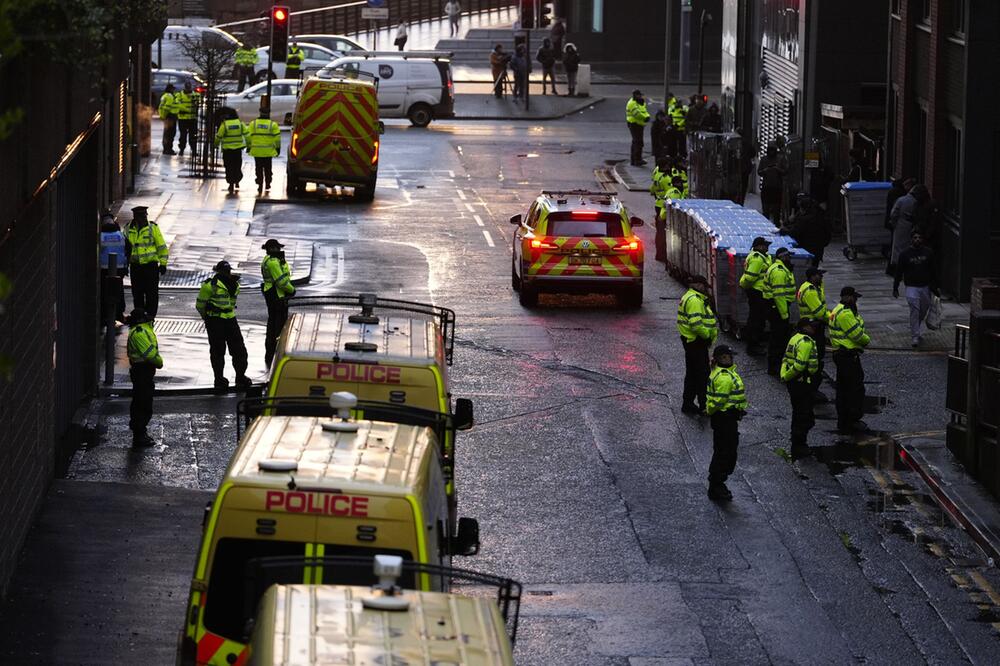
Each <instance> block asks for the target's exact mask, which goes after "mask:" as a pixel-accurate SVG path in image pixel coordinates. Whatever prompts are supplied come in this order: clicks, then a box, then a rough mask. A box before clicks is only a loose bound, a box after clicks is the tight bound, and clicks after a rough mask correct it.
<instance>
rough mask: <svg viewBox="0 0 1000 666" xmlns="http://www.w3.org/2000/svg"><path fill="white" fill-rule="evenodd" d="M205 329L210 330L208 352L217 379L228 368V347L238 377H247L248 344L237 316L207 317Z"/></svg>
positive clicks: (223, 374)
mask: <svg viewBox="0 0 1000 666" xmlns="http://www.w3.org/2000/svg"><path fill="white" fill-rule="evenodd" d="M205 330H206V331H208V354H209V356H210V357H211V359H212V372H214V373H215V378H216V379H223V378H224V377H225V370H226V347H229V356H230V357H232V359H233V369H234V370H236V377H237V378H239V377H245V376H246V373H247V363H248V359H247V346H246V344H245V343H244V342H243V334H242V333H241V332H240V324H239V322H238V321H236V318H235V317H233V318H232V319H223V318H222V317H206V318H205Z"/></svg>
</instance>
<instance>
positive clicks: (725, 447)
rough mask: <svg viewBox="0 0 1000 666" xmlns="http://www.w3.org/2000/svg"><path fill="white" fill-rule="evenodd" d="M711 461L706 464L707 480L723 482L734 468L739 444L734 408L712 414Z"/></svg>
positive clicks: (737, 424) (738, 430) (737, 420)
mask: <svg viewBox="0 0 1000 666" xmlns="http://www.w3.org/2000/svg"><path fill="white" fill-rule="evenodd" d="M711 423H712V462H711V463H709V465H708V482H709V483H725V481H726V479H728V478H729V475H730V474H732V473H733V470H734V469H736V451H737V448H738V447H739V445H740V428H739V424H740V421H739V418H737V414H736V410H734V409H727V410H726V411H724V412H716V413H715V414H712V417H711Z"/></svg>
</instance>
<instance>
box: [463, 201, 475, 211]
mask: <svg viewBox="0 0 1000 666" xmlns="http://www.w3.org/2000/svg"><path fill="white" fill-rule="evenodd" d="M465 207H466V208H467V209H468V210H469V212H470V213H475V212H476V209H475V208H473V207H472V204H470V203H467V204H465Z"/></svg>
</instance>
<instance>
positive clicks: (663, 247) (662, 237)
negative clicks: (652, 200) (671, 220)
mask: <svg viewBox="0 0 1000 666" xmlns="http://www.w3.org/2000/svg"><path fill="white" fill-rule="evenodd" d="M653 219H654V220H656V235H655V236H654V240H653V244H654V246H655V247H656V260H657V261H666V260H667V220H666V219H663V218H661V217H660V209H659V208H656V207H654V208H653Z"/></svg>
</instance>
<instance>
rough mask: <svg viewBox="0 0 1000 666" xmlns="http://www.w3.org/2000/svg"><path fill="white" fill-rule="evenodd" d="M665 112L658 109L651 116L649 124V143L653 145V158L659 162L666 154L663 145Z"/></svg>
mask: <svg viewBox="0 0 1000 666" xmlns="http://www.w3.org/2000/svg"><path fill="white" fill-rule="evenodd" d="M667 122H668V120H667V112H666V110H664V109H660V110H658V111H657V112H656V115H655V116H653V122H652V123H651V124H650V126H649V143H650V145H651V146H652V147H653V159H654V160H655V161H656V163H657V164H659V162H660V160H661V159H662V158H663V157H664V156H666V154H667V151H666V149H665V146H664V138H665V135H666V131H667Z"/></svg>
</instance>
